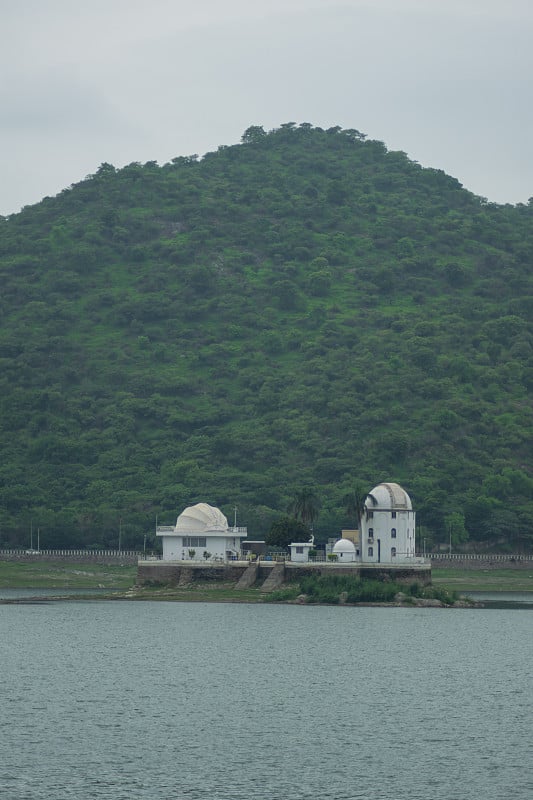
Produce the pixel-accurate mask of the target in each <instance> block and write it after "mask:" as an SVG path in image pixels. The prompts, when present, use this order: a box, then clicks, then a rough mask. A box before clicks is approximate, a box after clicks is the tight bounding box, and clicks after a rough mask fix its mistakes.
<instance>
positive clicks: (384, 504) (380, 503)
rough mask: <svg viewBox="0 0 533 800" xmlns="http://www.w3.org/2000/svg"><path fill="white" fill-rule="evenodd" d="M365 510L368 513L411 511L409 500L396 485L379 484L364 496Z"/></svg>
mask: <svg viewBox="0 0 533 800" xmlns="http://www.w3.org/2000/svg"><path fill="white" fill-rule="evenodd" d="M365 508H367V509H368V510H369V511H374V510H388V511H412V509H413V506H412V503H411V498H410V497H409V495H408V494H407V492H406V491H405V489H402V487H401V486H400V485H399V484H398V483H380V484H378V485H377V486H375V487H374V488H373V489H372V491H371V492H369V493H368V494H367V496H366V500H365Z"/></svg>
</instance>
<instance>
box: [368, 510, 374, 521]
mask: <svg viewBox="0 0 533 800" xmlns="http://www.w3.org/2000/svg"><path fill="white" fill-rule="evenodd" d="M366 518H367V519H374V512H373V511H367V512H366Z"/></svg>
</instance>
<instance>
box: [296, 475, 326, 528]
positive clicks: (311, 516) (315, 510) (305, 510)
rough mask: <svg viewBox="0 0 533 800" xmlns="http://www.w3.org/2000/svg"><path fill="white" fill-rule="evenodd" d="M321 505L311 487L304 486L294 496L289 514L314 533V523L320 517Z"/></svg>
mask: <svg viewBox="0 0 533 800" xmlns="http://www.w3.org/2000/svg"><path fill="white" fill-rule="evenodd" d="M321 505H322V504H321V502H320V499H319V497H318V495H317V494H316V492H315V490H314V489H313V488H312V487H311V486H304V487H303V488H302V489H300V491H298V492H296V494H295V495H294V498H293V500H292V502H291V503H290V504H289V508H288V512H289V514H292V515H293V516H294V517H296V519H299V520H301V521H302V522H303V524H304V525H307V527H308V528H310V529H311V531H312V530H313V522H314V521H315V519H316V518H317V517H318V514H319V512H320V508H321Z"/></svg>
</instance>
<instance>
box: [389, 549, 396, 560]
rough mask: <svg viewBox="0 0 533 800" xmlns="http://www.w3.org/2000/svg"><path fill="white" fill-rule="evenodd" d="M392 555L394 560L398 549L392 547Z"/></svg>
mask: <svg viewBox="0 0 533 800" xmlns="http://www.w3.org/2000/svg"><path fill="white" fill-rule="evenodd" d="M390 554H391V557H392V558H394V556H395V555H396V548H395V547H391V549H390Z"/></svg>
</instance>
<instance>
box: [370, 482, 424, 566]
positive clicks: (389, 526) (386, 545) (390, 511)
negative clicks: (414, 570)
mask: <svg viewBox="0 0 533 800" xmlns="http://www.w3.org/2000/svg"><path fill="white" fill-rule="evenodd" d="M415 524H416V514H415V512H414V511H413V506H412V505H411V499H410V497H409V495H408V494H407V492H406V491H405V490H404V489H402V487H401V486H399V485H398V484H397V483H380V484H379V486H376V487H375V488H374V489H372V491H371V492H369V493H368V494H367V496H366V499H365V502H364V509H363V514H362V517H361V547H360V549H361V562H362V563H365V562H366V563H376V564H398V563H402V562H406V561H410V560H411V559H413V558H414V557H415Z"/></svg>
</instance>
